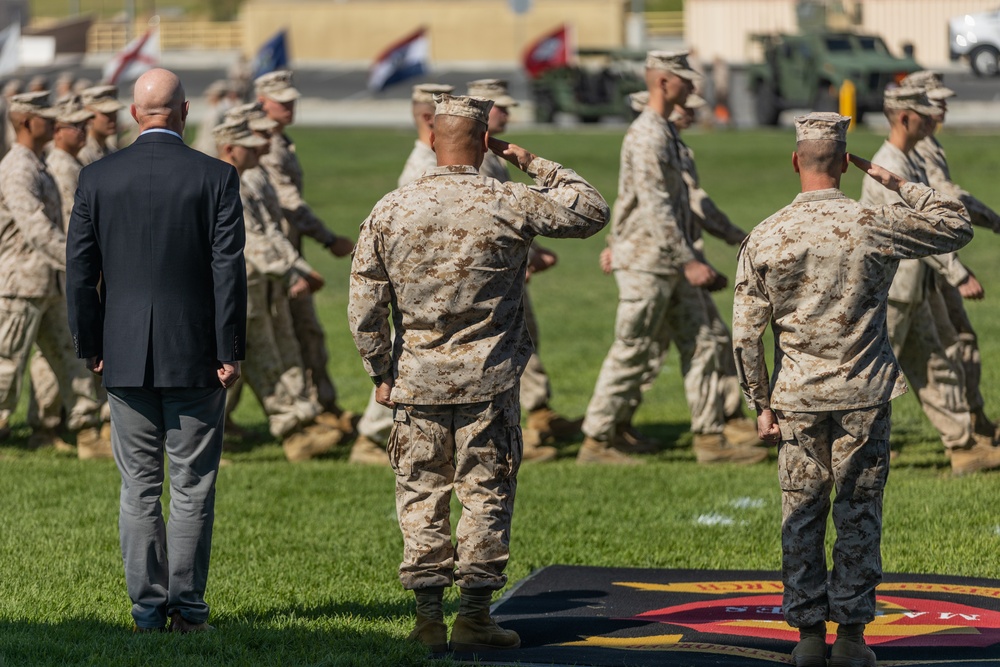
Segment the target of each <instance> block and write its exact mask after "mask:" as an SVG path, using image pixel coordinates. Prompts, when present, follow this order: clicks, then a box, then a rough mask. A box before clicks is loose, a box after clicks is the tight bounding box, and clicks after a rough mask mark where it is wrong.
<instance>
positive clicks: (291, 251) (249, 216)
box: [243, 194, 298, 278]
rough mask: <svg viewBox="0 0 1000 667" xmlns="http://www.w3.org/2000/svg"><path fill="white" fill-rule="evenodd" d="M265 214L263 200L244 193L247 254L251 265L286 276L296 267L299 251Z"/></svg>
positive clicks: (261, 271) (259, 271)
mask: <svg viewBox="0 0 1000 667" xmlns="http://www.w3.org/2000/svg"><path fill="white" fill-rule="evenodd" d="M265 215H267V212H266V210H265V209H264V207H263V205H262V204H261V202H260V200H257V199H254V198H252V197H247V196H246V195H245V194H244V196H243V220H244V223H245V226H246V234H247V241H246V248H245V250H244V255H245V257H246V261H247V264H249V265H250V266H252V267H253V268H254V269H256V271H257V272H258V273H261V274H264V275H267V276H275V277H278V278H281V277H285V276H287V275H288V274H289V272H290V271H292V269H293V268H295V263H296V260H297V259H298V253H297V252H295V248H293V247H292V244H291V243H289V241H288V239H287V238H285V235H284V234H282V233H281V232H280V231H278V229H277V228H276V227H274V226H273V225H269V224H267V223H266V222H265V221H264V219H263V216H265Z"/></svg>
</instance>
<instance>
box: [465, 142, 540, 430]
mask: <svg viewBox="0 0 1000 667" xmlns="http://www.w3.org/2000/svg"><path fill="white" fill-rule="evenodd" d="M479 173H480V174H482V175H483V176H489V177H490V178H495V179H497V180H498V181H500V182H501V183H507V182H508V181H510V172H509V171H507V165H506V164H505V163H504V160H503V159H501V158H500V157H498V156H497V155H496V154H495V153H487V154H486V156H485V157H484V158H483V164H482V166H480V167H479ZM529 252H534V250H533V249H532V250H531V251H529ZM524 322H525V324H526V325H527V327H528V335H529V336H531V342H532V343H534V345H535V351H534V352H532V353H531V358H530V359H528V363H527V365H526V366H525V367H524V372H523V373H522V374H521V392H520V396H519V399H520V402H521V408H522V409H524V410H525V411H527V412H531V411H533V410H538V409H539V408H543V407H545V406H546V405H548V404H549V400H550V399H551V398H552V383H551V382H549V374H548V373H547V372H546V371H545V366H544V365H542V358H541V357H540V356H538V343H539V338H538V334H539V332H538V320H537V319H536V318H535V309H534V308H533V307H532V305H531V296H530V293H529V292H528V288H527V286H525V288H524Z"/></svg>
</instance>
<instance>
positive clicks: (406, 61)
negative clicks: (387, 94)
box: [368, 27, 431, 92]
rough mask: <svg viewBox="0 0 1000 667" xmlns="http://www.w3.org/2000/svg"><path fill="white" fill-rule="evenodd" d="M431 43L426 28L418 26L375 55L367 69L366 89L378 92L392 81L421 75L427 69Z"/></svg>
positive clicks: (392, 82) (395, 81) (397, 81)
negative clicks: (373, 60) (369, 67)
mask: <svg viewBox="0 0 1000 667" xmlns="http://www.w3.org/2000/svg"><path fill="white" fill-rule="evenodd" d="M430 52H431V43H430V39H429V38H428V37H427V28H423V27H421V28H418V29H417V30H415V31H414V32H412V33H410V34H409V35H407V36H406V37H404V38H403V39H401V40H399V41H398V42H395V43H393V44H392V45H390V46H389V47H388V48H386V49H385V50H384V51H382V53H380V54H378V56H376V57H375V62H373V63H372V66H371V69H369V70H368V90H370V91H372V92H379V91H382V90H385V89H386V88H387V87H388V86H391V85H392V84H394V83H399V82H400V81H404V80H406V79H411V78H413V77H415V76H423V75H424V74H426V73H427V70H428V69H429V66H428V61H429V60H430Z"/></svg>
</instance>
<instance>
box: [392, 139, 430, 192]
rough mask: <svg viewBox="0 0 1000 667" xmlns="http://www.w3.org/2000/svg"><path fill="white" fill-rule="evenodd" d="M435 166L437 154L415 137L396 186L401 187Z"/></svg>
mask: <svg viewBox="0 0 1000 667" xmlns="http://www.w3.org/2000/svg"><path fill="white" fill-rule="evenodd" d="M436 166H437V155H436V154H435V153H434V150H433V149H432V148H431V147H430V146H428V145H427V144H425V143H424V142H422V141H420V140H419V139H417V140H416V141H415V142H414V144H413V150H412V151H410V156H409V157H408V158H406V164H404V165H403V173H401V174H400V175H399V180H398V181H397V182H396V186H397V187H400V188H401V187H403V186H404V185H406V184H407V183H410V182H411V181H415V180H417V178H419V177H420V176H423V175H424V173H425V172H427V171H428V170H430V169H433V168H434V167H436Z"/></svg>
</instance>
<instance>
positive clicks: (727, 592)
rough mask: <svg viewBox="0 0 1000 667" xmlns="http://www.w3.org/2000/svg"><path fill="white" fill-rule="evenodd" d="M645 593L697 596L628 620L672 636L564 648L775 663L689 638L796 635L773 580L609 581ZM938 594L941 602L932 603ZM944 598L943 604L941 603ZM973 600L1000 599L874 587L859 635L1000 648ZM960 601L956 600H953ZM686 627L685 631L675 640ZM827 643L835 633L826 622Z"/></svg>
mask: <svg viewBox="0 0 1000 667" xmlns="http://www.w3.org/2000/svg"><path fill="white" fill-rule="evenodd" d="M615 585H616V586H623V587H628V588H632V589H636V590H641V591H649V592H669V593H681V594H688V595H697V596H699V597H701V599H699V600H697V601H694V602H686V603H684V604H677V605H672V606H669V607H663V608H660V609H653V610H650V611H646V612H643V613H641V614H638V615H637V616H634V617H632V618H631V619H629V620H637V621H647V622H657V623H663V624H665V625H669V626H672V628H673V629H674V632H672V633H665V634H661V635H653V636H646V637H629V638H625V637H621V638H617V637H588V638H586V639H585V640H583V641H580V642H572V643H570V644H568V645H577V646H582V645H585V646H601V647H606V648H622V649H626V648H627V649H629V650H643V649H645V650H657V651H663V650H672V649H673V650H684V651H694V652H704V653H717V654H731V655H737V654H739V655H745V656H746V657H758V658H763V659H776V658H782V657H783V656H782V655H781V654H776V655H774V656H772V655H771V652H770V651H765V650H760V649H751V648H740V647H736V646H723V645H716V644H712V643H706V642H700V641H697V637H696V635H728V636H741V637H753V638H758V639H776V640H783V641H788V642H796V641H798V630H796V629H795V628H792V627H790V626H788V625H787V624H786V623H785V620H784V617H783V615H782V613H781V594H782V585H781V582H780V581H766V580H761V581H704V582H683V583H673V584H654V583H644V582H615ZM938 596H940V597H938ZM944 598H947V599H944ZM977 598H979V599H983V598H986V599H990V600H995V599H997V598H1000V588H989V587H979V586H963V585H954V584H939V583H919V582H884V583H883V584H882V585H881V586H879V588H878V603H877V609H876V618H875V620H874V621H873V622H872V623H870V624H869V625H868V627H867V628H866V629H865V641H866V642H867V643H868V644H869V645H871V646H879V645H882V646H899V647H921V646H928V647H945V646H955V647H959V646H961V647H978V648H985V647H988V646H992V645H995V644H1000V612H998V611H994V610H992V609H987V608H983V607H980V606H976V603H977ZM956 599H957V600H959V601H956ZM680 628H687V629H689V630H692V631H694V634H693V635H692V633H683V632H682V634H678V633H677V632H676V630H677V629H680ZM828 631H829V633H830V635H829V637H828V641H829V642H832V641H833V639H834V638H835V635H836V624H833V623H830V624H829V627H828Z"/></svg>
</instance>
